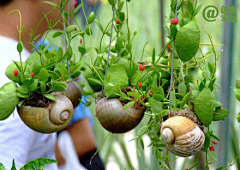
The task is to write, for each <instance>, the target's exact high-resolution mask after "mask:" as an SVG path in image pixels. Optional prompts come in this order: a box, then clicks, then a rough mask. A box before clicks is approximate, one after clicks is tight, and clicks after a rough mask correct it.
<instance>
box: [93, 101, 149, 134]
mask: <svg viewBox="0 0 240 170" xmlns="http://www.w3.org/2000/svg"><path fill="white" fill-rule="evenodd" d="M144 111H145V108H144V107H141V108H133V107H131V108H129V109H127V110H124V109H123V104H122V103H121V102H120V100H118V99H114V98H113V99H108V98H106V97H105V98H103V99H101V100H100V101H99V102H98V103H97V105H96V117H97V118H98V120H99V122H100V123H101V125H102V126H103V127H104V128H105V129H106V130H108V131H110V132H112V133H125V132H128V131H130V130H132V129H133V128H135V127H136V126H137V125H138V124H139V122H140V121H141V120H142V118H143V116H144Z"/></svg>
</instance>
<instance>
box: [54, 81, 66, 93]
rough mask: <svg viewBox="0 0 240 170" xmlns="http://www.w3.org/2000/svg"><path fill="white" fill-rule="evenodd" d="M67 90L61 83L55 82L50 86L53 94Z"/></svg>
mask: <svg viewBox="0 0 240 170" xmlns="http://www.w3.org/2000/svg"><path fill="white" fill-rule="evenodd" d="M66 89H67V85H66V84H65V83H63V82H55V83H54V84H53V86H52V91H53V92H61V91H65V90H66Z"/></svg>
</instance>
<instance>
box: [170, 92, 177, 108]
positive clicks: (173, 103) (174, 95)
mask: <svg viewBox="0 0 240 170" xmlns="http://www.w3.org/2000/svg"><path fill="white" fill-rule="evenodd" d="M170 95H171V102H172V105H173V107H176V106H177V99H176V94H175V91H172V92H171V94H170Z"/></svg>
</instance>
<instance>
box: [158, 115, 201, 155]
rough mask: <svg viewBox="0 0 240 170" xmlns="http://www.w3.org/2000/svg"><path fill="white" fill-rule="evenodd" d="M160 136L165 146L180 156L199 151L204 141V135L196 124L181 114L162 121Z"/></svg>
mask: <svg viewBox="0 0 240 170" xmlns="http://www.w3.org/2000/svg"><path fill="white" fill-rule="evenodd" d="M161 136H162V140H163V142H164V143H165V145H166V147H167V148H168V149H169V150H170V151H171V152H172V153H173V154H175V155H178V156H181V157H188V156H191V155H193V154H195V153H197V152H199V151H200V150H201V148H202V146H203V144H204V141H205V135H204V133H203V131H202V130H201V129H200V128H199V127H198V126H197V124H196V123H194V122H193V121H192V120H190V119H188V118H186V117H183V116H174V117H170V118H169V119H167V120H166V121H165V122H163V123H162V125H161Z"/></svg>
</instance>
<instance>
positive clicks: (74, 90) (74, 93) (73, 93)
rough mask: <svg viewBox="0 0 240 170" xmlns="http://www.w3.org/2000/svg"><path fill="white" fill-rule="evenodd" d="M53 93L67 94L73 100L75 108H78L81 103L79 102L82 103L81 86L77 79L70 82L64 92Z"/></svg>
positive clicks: (55, 93) (56, 93) (54, 93)
mask: <svg viewBox="0 0 240 170" xmlns="http://www.w3.org/2000/svg"><path fill="white" fill-rule="evenodd" d="M52 94H53V95H64V96H67V97H68V98H69V99H70V100H71V102H72V104H73V107H74V108H76V107H77V106H78V105H79V103H80V101H79V99H81V98H82V90H81V87H80V86H79V85H78V84H77V82H75V81H72V82H71V83H70V86H69V89H68V90H67V91H64V92H53V93H52Z"/></svg>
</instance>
